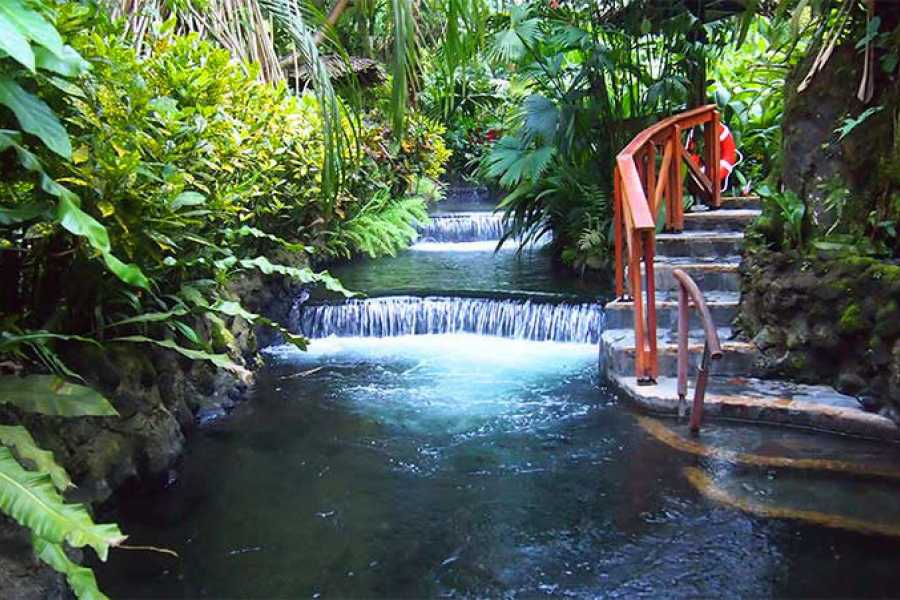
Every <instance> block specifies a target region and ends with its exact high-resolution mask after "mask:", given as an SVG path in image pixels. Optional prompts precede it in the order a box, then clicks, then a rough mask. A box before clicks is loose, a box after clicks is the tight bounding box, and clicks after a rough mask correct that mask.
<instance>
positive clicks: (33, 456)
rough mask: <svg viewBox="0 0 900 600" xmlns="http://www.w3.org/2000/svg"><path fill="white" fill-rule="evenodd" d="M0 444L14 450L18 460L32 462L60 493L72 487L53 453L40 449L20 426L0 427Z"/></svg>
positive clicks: (70, 481)
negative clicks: (47, 476) (48, 477)
mask: <svg viewBox="0 0 900 600" xmlns="http://www.w3.org/2000/svg"><path fill="white" fill-rule="evenodd" d="M0 444H2V445H4V446H8V447H10V448H13V449H15V451H16V454H18V455H19V457H20V458H23V459H25V460H30V461H31V462H33V463H34V466H35V468H36V469H37V470H38V471H39V472H41V473H46V474H47V475H49V476H50V480H51V481H52V482H53V485H55V486H56V489H58V490H59V491H60V492H64V491H66V489H68V488H70V487H72V480H71V479H69V474H68V473H66V470H65V469H63V468H62V467H61V466H59V465H58V464H56V459H54V458H53V453H52V452H50V451H49V450H44V449H42V448H40V447H39V446H38V445H37V442H35V441H34V438H33V437H31V434H30V433H28V430H27V429H25V428H24V427H22V426H21V425H0Z"/></svg>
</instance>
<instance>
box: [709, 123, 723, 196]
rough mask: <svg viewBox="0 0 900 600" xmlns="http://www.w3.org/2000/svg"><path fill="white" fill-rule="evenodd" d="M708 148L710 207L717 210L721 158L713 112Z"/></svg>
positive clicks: (720, 187) (720, 184)
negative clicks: (710, 185) (710, 188)
mask: <svg viewBox="0 0 900 600" xmlns="http://www.w3.org/2000/svg"><path fill="white" fill-rule="evenodd" d="M709 137H710V146H709V155H710V157H709V162H708V163H707V164H708V165H709V167H708V168H707V172H708V174H709V180H710V181H711V182H712V188H713V189H712V190H711V192H712V194H711V196H712V202H711V206H712V207H713V208H719V207H720V206H722V181H721V178H720V177H719V174H720V171H721V169H720V167H719V162H720V161H721V158H722V153H721V150H720V144H719V111H717V110H714V111H713V112H712V121H711V122H710V136H709Z"/></svg>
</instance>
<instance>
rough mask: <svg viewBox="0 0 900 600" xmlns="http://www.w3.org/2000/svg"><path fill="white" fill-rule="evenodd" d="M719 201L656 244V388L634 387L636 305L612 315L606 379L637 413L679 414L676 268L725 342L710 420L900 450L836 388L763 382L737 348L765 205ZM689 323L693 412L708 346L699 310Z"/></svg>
mask: <svg viewBox="0 0 900 600" xmlns="http://www.w3.org/2000/svg"><path fill="white" fill-rule="evenodd" d="M723 200H724V202H723V206H722V208H720V209H717V210H710V209H707V208H706V207H694V208H693V209H691V210H690V211H687V212H686V213H685V218H684V231H683V232H682V233H663V234H659V235H657V236H656V258H655V261H654V282H655V285H656V292H657V293H656V307H657V340H658V353H659V378H658V380H657V383H656V384H655V385H638V383H637V381H636V378H635V376H634V359H635V342H634V307H633V303H632V302H631V301H622V300H614V301H612V302H609V303H607V305H606V329H605V331H604V332H603V335H602V337H601V341H600V353H601V362H602V365H603V369H604V371H605V374H606V377H607V379H608V380H609V381H610V382H611V383H613V384H614V385H615V386H616V387H618V388H619V389H620V390H621V391H623V392H624V393H625V395H626V396H627V397H628V398H629V399H630V400H632V401H633V402H634V403H635V404H637V405H638V406H639V407H641V408H644V409H646V410H649V411H652V412H657V413H676V412H677V408H678V396H677V394H676V383H677V350H678V336H677V328H678V284H677V283H676V281H675V279H674V278H673V276H672V271H673V270H674V269H676V268H677V269H681V270H683V271H685V272H686V273H687V274H688V275H690V276H691V277H692V278H693V279H694V281H695V282H696V283H697V285H698V287H699V288H700V290H701V291H702V292H703V294H704V297H705V298H706V301H707V304H708V306H709V309H710V313H711V314H712V317H713V320H714V322H715V326H716V328H717V330H718V333H719V339H720V340H721V342H722V350H723V357H722V359H721V360H718V361H713V363H712V368H711V375H712V377H711V379H710V385H709V388H708V391H707V395H706V407H707V411H706V412H707V414H708V415H710V416H712V417H717V416H718V417H724V418H735V419H746V420H753V421H762V422H769V423H774V424H780V425H793V426H800V427H810V428H815V429H823V430H828V431H832V432H838V433H844V434H853V435H858V436H864V437H872V438H879V439H890V440H900V430H898V428H897V426H896V425H895V424H894V423H893V421H891V420H890V419H888V418H886V417H881V416H879V415H876V414H873V413H868V412H866V411H864V410H863V409H862V406H861V405H860V404H859V402H857V400H856V399H855V398H852V397H850V396H845V395H843V394H839V393H838V392H836V391H835V390H833V389H832V388H830V387H825V386H805V385H797V384H793V383H791V382H778V381H766V380H762V379H759V378H758V377H759V376H760V375H762V373H760V372H758V370H757V368H756V364H757V360H756V359H757V350H756V348H755V347H754V346H753V344H752V343H750V342H746V341H742V340H738V339H734V335H733V333H732V328H731V327H732V321H733V320H734V318H735V317H736V316H737V313H738V308H739V304H740V276H739V273H738V269H739V267H740V263H741V250H742V246H743V241H744V229H745V228H746V227H747V225H749V224H750V223H751V222H752V221H753V219H755V218H756V217H757V216H758V215H759V214H760V201H759V199H758V198H756V197H731V198H724V199H723ZM627 280H628V278H627V277H626V281H627ZM690 315H691V318H690V325H689V330H690V331H689V338H690V342H689V352H690V359H689V369H688V377H689V388H690V389H689V392H688V394H689V398H688V404H690V396H691V394H693V383H694V379H695V377H696V373H697V367H698V366H699V364H700V357H701V355H702V352H703V343H704V336H703V332H702V329H701V324H700V322H699V319H698V315H697V312H696V310H694V309H691V310H690Z"/></svg>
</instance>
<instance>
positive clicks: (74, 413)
mask: <svg viewBox="0 0 900 600" xmlns="http://www.w3.org/2000/svg"><path fill="white" fill-rule="evenodd" d="M0 404H12V405H13V406H18V407H19V408H21V409H22V410H25V411H28V412H36V413H40V414H42V415H52V416H58V417H81V416H96V417H103V416H114V415H117V414H119V413H117V412H116V409H115V408H113V407H112V405H111V404H110V403H109V401H107V400H106V398H104V397H103V396H101V395H100V394H99V393H97V392H96V391H94V390H92V389H91V388H89V387H87V386H83V385H77V384H74V383H69V382H68V381H66V380H65V379H63V378H62V377H59V376H57V375H27V376H25V377H16V376H15V375H4V376H0Z"/></svg>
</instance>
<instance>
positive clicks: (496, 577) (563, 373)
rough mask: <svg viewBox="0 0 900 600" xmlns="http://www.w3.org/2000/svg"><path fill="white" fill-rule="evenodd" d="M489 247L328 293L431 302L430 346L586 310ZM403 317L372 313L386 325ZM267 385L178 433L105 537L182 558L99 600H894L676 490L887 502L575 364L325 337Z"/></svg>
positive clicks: (865, 567) (801, 438)
mask: <svg viewBox="0 0 900 600" xmlns="http://www.w3.org/2000/svg"><path fill="white" fill-rule="evenodd" d="M475 200H478V199H477V198H476V199H475ZM461 202H462V203H461V204H460V207H461V208H459V209H458V210H474V209H477V208H479V204H478V203H477V202H475V201H473V200H471V199H468V197H465V198H463V199H462V200H461ZM463 225H464V224H463ZM463 229H465V228H464V227H463ZM476 233H478V234H479V235H481V232H480V231H477V232H476ZM494 245H495V244H494V243H493V242H491V241H490V240H472V241H470V242H462V243H453V244H443V243H442V244H430V245H420V246H418V247H416V248H414V249H412V250H409V251H406V252H403V253H401V254H399V255H398V256H397V257H396V258H387V259H381V260H378V261H370V260H359V261H355V262H353V263H351V264H348V265H343V266H339V267H337V268H335V269H334V271H335V272H336V273H337V274H338V275H339V276H340V277H341V278H342V279H343V280H344V283H345V284H346V285H347V286H348V287H351V288H353V289H357V290H361V291H365V292H368V293H369V294H371V295H372V296H384V295H388V294H397V293H401V292H402V293H408V294H411V295H415V296H440V297H441V311H440V314H439V315H438V316H439V317H441V319H444V317H446V319H445V320H446V321H447V322H450V320H451V319H452V318H456V317H458V316H459V315H454V310H458V309H459V310H461V308H460V307H461V305H462V304H463V303H459V304H460V306H457V305H455V304H454V297H455V296H458V295H463V296H466V297H476V298H478V297H482V296H489V297H497V296H514V297H515V298H516V299H517V300H516V302H518V301H519V300H520V299H522V298H527V299H530V300H532V301H535V302H540V301H552V302H560V301H561V300H569V301H571V300H572V299H573V298H574V299H575V300H576V301H577V302H579V303H582V302H593V301H597V302H599V301H600V298H601V297H602V295H603V293H604V290H605V289H608V288H607V287H606V286H607V285H608V283H607V284H604V283H603V282H591V281H585V280H582V279H579V278H577V277H573V276H572V274H571V273H569V272H567V271H565V270H563V269H561V268H560V267H559V266H558V265H556V264H554V263H553V261H552V260H551V257H550V254H549V253H547V252H546V251H542V250H540V249H531V250H530V251H528V252H525V253H523V254H517V253H515V252H514V251H512V250H510V249H504V250H501V251H500V252H498V253H496V254H495V253H493V252H492V248H493V246H494ZM504 302H506V303H505V304H504V305H503V306H504V310H503V311H496V310H494V309H492V308H491V307H492V306H494V307H495V305H497V304H498V303H497V302H494V303H482V304H485V306H482V309H483V310H480V311H475V312H474V313H473V314H475V316H476V317H477V319H478V323H479V324H480V325H485V326H484V327H483V328H482V327H480V325H479V328H477V329H478V330H479V331H486V332H490V331H495V332H498V333H499V332H505V335H512V334H511V333H509V332H511V331H515V330H516V329H517V328H514V327H500V326H494V327H491V326H489V325H492V324H493V325H497V323H496V321H497V319H499V318H500V317H498V316H497V315H505V316H504V317H503V318H504V319H506V321H504V323H505V322H507V321H510V322H519V321H521V322H523V323H524V322H534V323H537V322H541V321H539V320H535V321H527V318H528V314H529V313H526V312H525V309H526V308H527V307H526V306H525V305H524V304H523V305H522V311H523V312H522V314H521V315H518V314H514V315H513V316H512V317H510V315H509V314H508V313H507V312H506V311H507V309H508V310H513V309H514V308H515V307H514V306H513V304H514V302H512V301H504ZM408 304H409V303H408V302H407V303H404V302H397V301H396V299H393V300H391V299H388V300H384V301H376V302H373V305H374V308H373V309H372V310H373V311H382V312H381V313H378V315H381V316H382V317H383V316H385V315H384V314H382V313H383V312H385V311H387V312H390V311H402V310H409V308H408V306H407V305H408ZM469 304H473V303H471V302H470V303H469ZM474 304H478V303H477V302H476V303H474ZM404 307H406V308H404ZM495 308H496V307H495ZM300 310H302V307H300ZM473 310H474V309H473ZM558 313H559V314H558ZM563 313H565V314H563ZM373 314H374V313H373ZM436 314H437V313H436ZM566 314H568V313H566V311H565V310H560V311H556V312H554V315H555V316H554V317H553V319H549V320H548V321H547V322H548V323H557V322H558V320H559V319H562V320H566V319H567V318H568V317H566V316H565V315H566ZM572 314H573V315H575V314H576V313H575V312H572ZM372 316H373V315H372V314H364V315H363V316H362V317H360V318H370V317H372ZM387 316H388V317H397V318H385V319H384V322H389V323H393V322H403V319H402V318H400V317H402V316H403V315H401V314H395V313H390V314H388V315H387ZM582 316H583V315H582ZM435 318H437V317H435ZM473 318H474V317H473ZM572 318H574V317H572ZM601 318H602V317H601V315H600V311H599V310H598V319H601ZM370 320H371V319H370ZM439 320H440V319H439ZM482 320H485V322H484V323H482ZM333 321H334V323H336V324H337V325H341V327H338V329H341V330H342V333H348V332H350V333H352V331H351V330H352V328H351V327H349V326H344V324H343V322H342V321H341V320H340V319H337V318H336V319H334V320H333ZM488 321H490V322H488ZM299 322H301V323H303V322H304V321H303V320H302V319H300V321H299ZM372 322H374V321H372ZM378 322H379V323H380V322H381V321H378ZM441 322H444V321H441ZM582 325H583V324H582ZM554 326H556V325H554ZM597 326H598V327H599V325H597ZM369 329H371V331H372V332H373V334H375V335H386V334H387V333H390V331H391V330H390V328H385V327H371V328H369ZM458 329H460V328H456V330H458ZM462 329H464V330H467V331H468V330H469V329H466V328H462ZM408 330H410V331H419V330H422V331H431V328H430V327H410V328H408ZM447 330H448V331H449V330H453V329H451V328H448V329H447ZM386 332H387V333H386ZM520 337H527V336H524V335H522V336H520ZM531 337H537V338H538V339H540V336H531ZM554 339H559V338H554ZM563 339H583V340H586V339H590V336H580V337H578V336H575V337H570V338H563ZM266 363H267V364H266V366H265V368H263V369H262V370H261V371H260V372H259V374H258V379H257V382H256V385H255V386H254V389H253V391H252V394H251V397H250V398H249V401H248V402H246V403H243V404H241V405H240V406H239V407H238V408H237V409H236V410H235V412H234V413H232V414H231V415H229V416H228V417H227V418H225V419H222V420H220V421H218V422H214V423H212V424H210V425H207V426H205V427H203V428H201V429H199V430H198V431H196V432H195V434H194V435H193V436H192V438H191V440H190V443H189V446H188V451H187V454H186V455H185V457H184V460H183V463H182V465H181V468H180V470H179V476H178V479H177V481H175V482H174V483H173V484H172V485H171V487H170V488H169V489H167V490H164V491H160V492H155V493H145V494H143V495H134V496H132V497H129V498H125V499H123V500H122V501H121V502H120V503H119V508H118V510H117V512H116V513H114V514H110V515H105V516H106V517H107V518H114V519H118V520H119V521H120V522H121V524H122V527H123V529H124V530H125V531H126V532H127V533H129V534H130V536H131V538H130V540H129V541H130V543H132V544H135V545H153V546H159V547H165V548H170V549H172V550H174V551H176V552H177V553H178V555H179V557H178V558H172V557H170V556H165V555H161V554H156V553H147V552H137V551H113V552H112V553H111V557H110V561H109V563H107V564H105V565H98V566H97V573H98V577H99V580H100V583H101V587H102V589H104V590H105V591H106V592H107V593H109V594H110V595H111V596H112V597H113V598H421V597H452V598H459V597H464V598H635V597H646V598H698V597H700V598H773V597H836V598H839V597H885V596H900V568H898V565H900V541H897V540H895V539H889V538H882V537H876V536H864V535H861V534H855V533H849V532H845V531H841V530H837V529H827V528H823V527H818V526H813V525H806V524H803V523H799V522H795V521H786V520H771V519H764V518H760V517H755V516H752V515H749V514H745V513H743V512H740V511H736V510H734V509H731V508H727V507H724V506H722V505H719V504H716V503H714V502H711V501H709V500H707V499H705V498H704V497H703V496H701V495H700V494H699V493H698V492H697V490H695V489H694V488H693V487H692V486H691V484H690V483H689V481H688V480H687V478H686V477H685V475H684V469H685V468H686V467H693V466H699V467H701V468H702V469H704V472H706V473H709V474H711V476H713V477H714V478H715V480H716V482H717V484H720V485H722V486H723V488H725V489H727V490H728V491H729V492H731V493H734V494H737V495H743V496H747V497H751V498H754V499H757V500H760V501H764V500H771V499H775V500H777V501H778V502H781V503H787V504H791V503H793V504H795V505H798V506H801V507H803V508H806V509H809V508H813V509H817V510H826V511H827V510H831V509H835V510H836V509H842V510H843V509H847V508H848V507H849V508H852V509H853V510H852V511H851V513H852V514H854V515H856V516H862V517H864V518H865V517H866V516H867V514H870V515H871V516H880V517H883V516H884V514H885V511H884V510H883V509H884V507H885V506H892V505H897V503H896V502H895V501H894V500H895V496H893V495H892V494H895V493H896V492H895V489H896V488H895V487H891V486H883V485H877V486H876V485H868V484H867V482H865V481H854V482H852V485H851V484H850V483H848V482H847V481H846V480H841V479H836V478H833V477H830V476H828V475H822V474H812V473H802V472H801V473H785V472H780V471H774V470H766V469H751V468H740V467H735V466H732V465H723V464H719V463H711V462H709V461H706V460H703V459H698V458H697V457H694V456H692V455H688V454H683V453H679V452H677V451H675V450H673V449H671V448H669V447H668V446H665V445H663V444H662V443H660V442H658V441H657V440H656V439H654V438H653V437H651V436H650V435H649V434H648V433H646V432H645V430H644V429H642V428H641V427H639V425H638V422H637V419H636V416H635V415H634V414H633V413H632V412H631V411H630V410H629V409H628V408H627V407H626V406H624V405H622V404H621V403H620V401H619V399H618V398H617V396H616V395H615V394H614V393H613V392H611V391H610V390H609V389H607V388H606V387H605V386H604V384H603V383H602V381H601V380H600V372H599V369H598V349H597V347H596V345H594V344H588V343H582V344H576V343H563V342H552V341H529V340H526V339H508V338H504V337H495V336H491V335H481V336H479V335H473V334H471V333H453V334H446V333H445V334H439V335H415V336H409V335H407V336H399V337H371V338H361V337H341V338H334V337H331V338H325V339H316V340H313V343H312V345H311V346H310V350H309V352H306V353H301V352H298V351H296V350H294V349H289V348H272V349H270V350H269V351H268V352H267V353H266ZM682 427H683V426H682ZM704 436H705V437H704V439H706V440H709V441H713V442H714V441H716V440H719V441H723V440H727V441H728V442H729V443H730V444H731V445H730V446H729V447H734V448H736V449H739V450H740V449H742V448H743V449H744V450H745V451H753V452H755V451H763V450H765V449H769V450H774V451H776V452H780V451H781V450H782V449H786V450H789V449H791V448H808V447H810V446H816V445H821V446H822V447H823V448H826V447H831V448H832V450H833V452H828V451H825V450H823V453H822V456H830V455H833V454H837V455H838V456H840V455H842V454H843V453H844V452H846V451H848V450H847V449H849V448H851V445H850V442H841V444H836V443H833V440H831V441H829V440H830V438H825V437H821V436H810V435H808V434H801V433H786V432H784V431H772V430H763V429H759V428H732V429H729V428H727V427H724V426H721V425H718V424H717V425H716V426H715V428H711V429H710V430H709V431H708V432H705V433H704ZM829 444H832V446H829ZM842 444H843V445H842ZM852 448H853V449H854V450H853V451H857V450H859V449H860V446H859V443H858V442H854V443H853V444H852ZM859 452H860V453H859V456H863V457H865V456H883V455H884V454H885V449H884V448H883V447H877V448H874V449H873V447H871V446H866V447H865V448H863V449H862V450H859ZM810 486H814V488H815V490H816V494H810V493H809V491H810V489H811V488H810ZM888 512H889V511H888ZM0 596H2V593H0Z"/></svg>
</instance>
